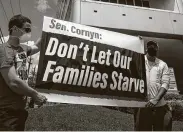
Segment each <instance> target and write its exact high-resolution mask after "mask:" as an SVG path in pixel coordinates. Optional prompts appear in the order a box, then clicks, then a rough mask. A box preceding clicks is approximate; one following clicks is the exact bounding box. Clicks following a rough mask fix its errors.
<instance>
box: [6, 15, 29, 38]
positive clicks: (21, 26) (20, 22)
mask: <svg viewBox="0 0 183 132" xmlns="http://www.w3.org/2000/svg"><path fill="white" fill-rule="evenodd" d="M8 27H9V35H10V36H15V37H18V38H19V39H21V40H22V41H28V40H30V38H31V20H30V19H29V18H27V17H25V16H22V15H15V16H13V17H12V18H11V19H10V21H9V25H8Z"/></svg>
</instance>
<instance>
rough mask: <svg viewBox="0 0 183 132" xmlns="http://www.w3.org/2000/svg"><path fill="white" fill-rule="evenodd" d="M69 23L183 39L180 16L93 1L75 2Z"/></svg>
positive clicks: (182, 21) (182, 19) (81, 0)
mask: <svg viewBox="0 0 183 132" xmlns="http://www.w3.org/2000/svg"><path fill="white" fill-rule="evenodd" d="M172 1H173V0H172ZM71 21H73V22H76V23H81V24H85V25H92V26H97V27H109V28H111V27H112V28H117V29H127V30H135V31H144V32H152V33H160V34H170V35H179V36H182V35H183V26H182V23H183V14H179V13H174V12H167V11H162V10H156V9H148V8H139V7H135V6H127V5H119V4H111V3H103V2H102V3H101V2H96V1H83V0H75V1H74V2H73V11H72V17H71Z"/></svg>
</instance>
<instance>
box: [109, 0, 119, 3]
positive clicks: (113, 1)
mask: <svg viewBox="0 0 183 132" xmlns="http://www.w3.org/2000/svg"><path fill="white" fill-rule="evenodd" d="M110 2H111V3H118V2H117V0H110Z"/></svg>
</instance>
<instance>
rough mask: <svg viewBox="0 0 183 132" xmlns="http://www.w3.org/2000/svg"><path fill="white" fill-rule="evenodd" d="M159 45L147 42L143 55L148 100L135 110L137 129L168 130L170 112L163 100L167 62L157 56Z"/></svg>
mask: <svg viewBox="0 0 183 132" xmlns="http://www.w3.org/2000/svg"><path fill="white" fill-rule="evenodd" d="M158 50H159V46H158V44H157V42H154V41H149V42H148V43H147V54H146V55H145V65H146V78H147V91H148V100H149V102H148V103H147V104H146V107H145V108H138V109H136V110H135V114H134V118H135V130H137V131H144V130H145V131H151V130H153V131H170V130H171V129H172V114H171V111H170V109H169V107H168V105H167V103H166V101H165V100H164V95H165V94H166V92H167V90H168V88H169V83H170V76H169V69H168V66H167V64H166V63H165V62H164V61H162V60H160V59H158V58H157V53H158Z"/></svg>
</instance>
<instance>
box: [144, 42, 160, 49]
mask: <svg viewBox="0 0 183 132" xmlns="http://www.w3.org/2000/svg"><path fill="white" fill-rule="evenodd" d="M151 45H154V46H156V47H157V48H158V47H159V46H158V43H157V42H156V41H153V40H150V41H148V42H147V48H148V47H149V46H151Z"/></svg>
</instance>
